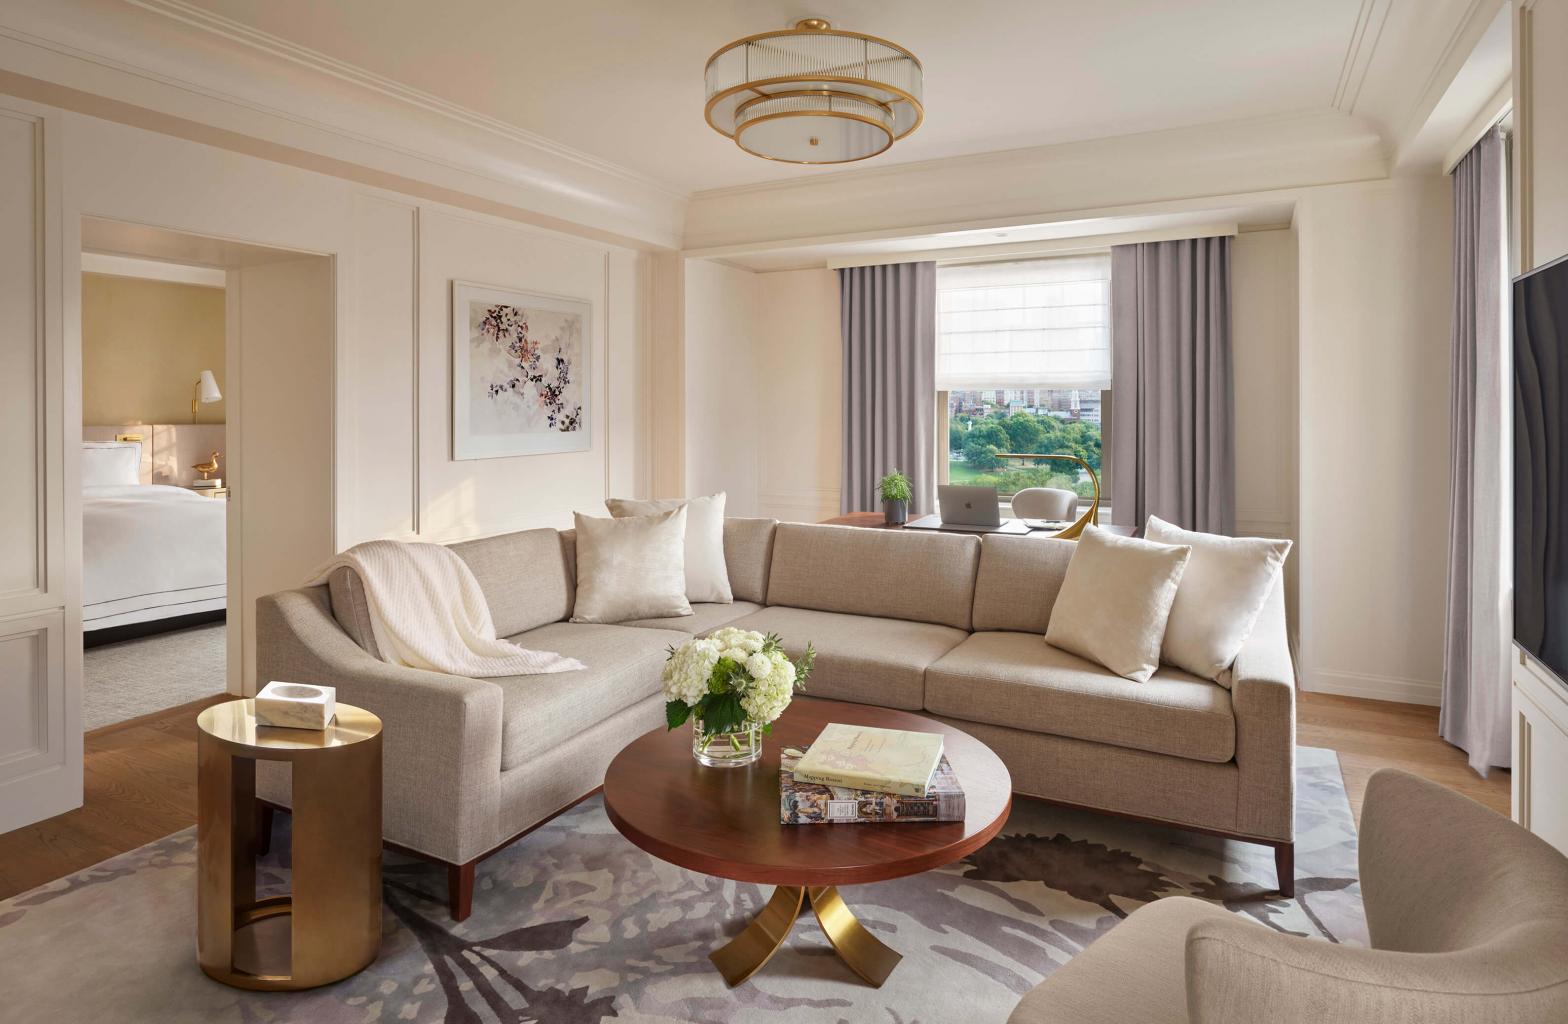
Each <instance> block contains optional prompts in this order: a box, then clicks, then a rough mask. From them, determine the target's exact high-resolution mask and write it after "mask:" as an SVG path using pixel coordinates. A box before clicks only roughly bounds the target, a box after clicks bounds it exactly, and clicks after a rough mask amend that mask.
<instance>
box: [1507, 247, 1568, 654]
mask: <svg viewBox="0 0 1568 1024" xmlns="http://www.w3.org/2000/svg"><path fill="white" fill-rule="evenodd" d="M1513 364H1514V640H1515V642H1517V643H1518V644H1519V646H1520V647H1522V648H1523V649H1524V650H1525V651H1526V652H1527V653H1528V654H1529V655H1530V656H1531V657H1533V658H1535V659H1536V660H1537V661H1538V662H1540V664H1541V665H1543V666H1544V667H1545V668H1547V669H1548V670H1549V671H1551V672H1552V673H1553V674H1554V675H1556V676H1557V678H1558V680H1559V681H1563V680H1568V256H1565V257H1563V258H1562V259H1559V260H1555V261H1553V262H1551V263H1548V264H1546V265H1545V266H1541V267H1537V268H1536V269H1535V270H1532V271H1531V272H1530V273H1528V274H1523V275H1521V276H1519V277H1518V278H1516V279H1515V280H1514V287H1513Z"/></svg>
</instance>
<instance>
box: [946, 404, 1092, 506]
mask: <svg viewBox="0 0 1568 1024" xmlns="http://www.w3.org/2000/svg"><path fill="white" fill-rule="evenodd" d="M947 446H948V451H949V463H948V470H949V472H948V475H949V477H950V479H951V480H952V481H953V482H954V483H966V484H978V485H981V486H994V487H996V489H997V490H998V491H999V492H1001V493H1002V494H1004V495H1008V494H1013V493H1016V492H1017V491H1019V490H1021V489H1023V488H1025V487H1061V488H1065V489H1067V490H1071V491H1075V492H1077V493H1078V494H1080V495H1082V496H1084V497H1088V496H1091V495H1093V494H1094V484H1093V482H1091V481H1090V480H1089V477H1088V475H1087V474H1085V473H1084V472H1083V470H1082V469H1080V468H1078V467H1075V466H1073V465H1072V464H1071V463H1066V462H1060V461H1056V460H1037V461H1036V462H1035V464H1034V465H1029V464H1027V463H1025V462H1023V461H1022V460H1019V459H1002V458H998V457H997V456H998V453H999V452H1039V453H1041V454H1053V455H1055V454H1060V455H1076V456H1078V457H1079V458H1081V459H1083V460H1084V461H1085V462H1087V463H1088V464H1089V465H1091V466H1093V467H1094V471H1095V473H1096V474H1098V473H1099V472H1100V425H1099V424H1098V423H1090V422H1088V421H1085V420H1068V419H1061V418H1059V417H1056V416H1050V415H1047V414H1045V413H1033V412H1028V411H1024V410H1018V411H1014V412H1008V411H1007V410H1006V409H1001V408H991V407H989V406H988V407H987V409H986V413H985V414H984V415H982V416H973V415H970V414H969V413H960V412H955V413H954V414H953V415H952V416H951V417H950V418H949V421H948V435H947Z"/></svg>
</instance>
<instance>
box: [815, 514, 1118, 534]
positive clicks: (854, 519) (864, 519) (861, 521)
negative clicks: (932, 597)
mask: <svg viewBox="0 0 1568 1024" xmlns="http://www.w3.org/2000/svg"><path fill="white" fill-rule="evenodd" d="M822 525H824V526H863V527H866V528H868V529H873V530H902V529H903V528H904V527H903V524H893V523H889V522H887V521H886V519H885V518H884V517H883V515H882V513H880V512H846V513H844V514H843V515H841V516H834V517H833V518H832V519H824V520H822ZM1099 529H1101V530H1104V531H1105V532H1106V533H1114V534H1116V535H1117V536H1118V537H1131V536H1133V535H1134V534H1135V533H1136V531H1135V530H1133V528H1132V527H1130V526H1112V525H1110V524H1109V523H1105V524H1101V526H1100V527H1099ZM916 532H917V533H919V532H930V531H916ZM953 532H954V533H960V532H962V533H968V532H970V531H968V530H963V531H958V530H955V531H953ZM975 536H984V534H976V535H975ZM1029 536H1031V537H1049V536H1051V534H1050V533H1048V532H1046V531H1044V530H1034V531H1031V532H1030V533H1029Z"/></svg>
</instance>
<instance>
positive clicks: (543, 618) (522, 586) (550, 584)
mask: <svg viewBox="0 0 1568 1024" xmlns="http://www.w3.org/2000/svg"><path fill="white" fill-rule="evenodd" d="M452 550H453V551H455V552H456V553H457V556H458V557H459V558H461V559H462V560H463V561H464V562H467V563H468V568H469V569H470V570H472V572H473V574H474V578H475V579H476V580H478V581H479V589H480V590H482V591H483V592H484V595H485V601H486V602H487V603H488V604H489V605H490V618H491V620H492V621H494V622H495V632H496V635H497V636H510V635H512V634H513V633H521V632H523V631H524V630H528V629H533V628H534V627H535V626H542V625H544V624H545V623H547V622H560V621H561V620H563V619H565V618H567V617H568V616H569V615H571V613H572V576H571V572H570V570H569V569H568V568H567V565H568V563H567V560H566V552H565V548H564V547H563V545H562V543H561V535H560V534H559V533H557V532H556V531H555V530H549V529H544V530H521V531H519V532H517V533H503V534H501V535H500V536H498V537H485V538H483V539H481V540H467V541H463V542H462V543H460V544H453V545H452Z"/></svg>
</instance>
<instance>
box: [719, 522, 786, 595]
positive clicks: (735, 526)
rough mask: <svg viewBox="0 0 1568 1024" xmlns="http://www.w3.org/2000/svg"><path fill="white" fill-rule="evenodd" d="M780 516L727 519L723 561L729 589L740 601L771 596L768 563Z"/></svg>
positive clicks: (771, 557)
mask: <svg viewBox="0 0 1568 1024" xmlns="http://www.w3.org/2000/svg"><path fill="white" fill-rule="evenodd" d="M778 525H779V521H778V520H777V519H737V518H735V517H733V516H732V517H730V518H727V519H725V520H724V563H725V566H726V567H727V568H728V569H729V574H730V590H731V592H732V593H733V594H734V596H735V600H737V601H755V602H757V603H758V604H761V603H762V602H763V601H766V600H767V599H768V566H769V563H771V562H772V561H773V531H774V529H775V528H776V527H777V526H778Z"/></svg>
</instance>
